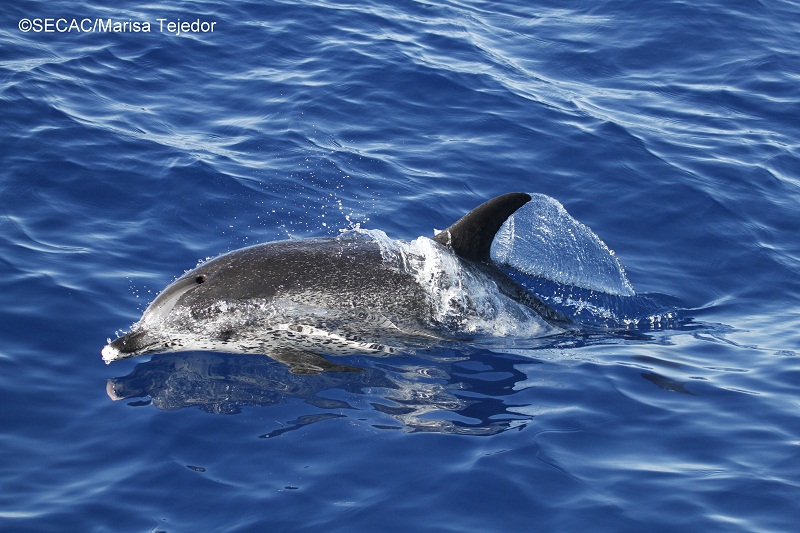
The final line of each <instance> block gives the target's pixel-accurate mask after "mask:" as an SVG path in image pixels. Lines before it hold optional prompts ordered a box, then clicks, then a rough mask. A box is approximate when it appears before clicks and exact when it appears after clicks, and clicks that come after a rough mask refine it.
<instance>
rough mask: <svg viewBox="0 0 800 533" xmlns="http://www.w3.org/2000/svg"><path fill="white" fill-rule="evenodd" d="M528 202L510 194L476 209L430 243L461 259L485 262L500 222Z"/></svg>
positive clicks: (526, 196) (524, 197)
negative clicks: (450, 251)
mask: <svg viewBox="0 0 800 533" xmlns="http://www.w3.org/2000/svg"><path fill="white" fill-rule="evenodd" d="M530 200H531V196H530V195H529V194H525V193H523V192H510V193H507V194H504V195H502V196H498V197H497V198H495V199H493V200H489V201H488V202H486V203H484V204H481V205H479V206H478V207H476V208H475V209H473V210H472V211H470V212H469V213H467V214H466V215H464V216H463V217H461V218H460V219H459V220H458V222H456V223H455V224H453V225H452V226H450V227H449V228H447V229H446V230H444V231H443V232H441V233H439V234H437V235H436V236H435V237H434V238H433V240H434V241H436V242H438V243H439V244H443V245H445V246H447V247H448V248H452V250H453V251H454V252H455V253H457V254H458V255H459V256H461V257H463V258H465V259H471V260H473V261H489V250H490V249H491V247H492V241H493V240H494V236H495V234H496V233H497V231H498V230H499V229H500V226H502V225H503V222H505V221H506V219H507V218H508V217H510V216H511V215H512V214H513V213H514V211H516V210H517V209H519V208H520V207H522V206H523V205H525V204H526V203H528V202H529V201H530Z"/></svg>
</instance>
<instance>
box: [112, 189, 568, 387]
mask: <svg viewBox="0 0 800 533" xmlns="http://www.w3.org/2000/svg"><path fill="white" fill-rule="evenodd" d="M530 199H531V197H530V196H529V195H528V194H525V193H508V194H504V195H502V196H499V197H497V198H495V199H493V200H490V201H488V202H486V203H484V204H482V205H480V206H479V207H477V208H475V209H474V210H472V211H470V212H469V213H467V214H466V215H464V216H463V217H462V218H461V219H460V220H458V221H457V222H456V223H455V224H453V225H452V226H450V227H449V228H447V229H446V230H444V231H442V232H441V233H439V234H437V235H436V236H434V237H433V238H432V239H426V238H419V239H417V240H415V241H412V242H411V243H406V242H402V241H394V240H391V239H389V238H387V237H386V236H385V234H383V233H382V232H374V231H366V232H365V231H351V232H345V233H343V234H342V235H340V236H338V237H331V238H321V239H307V240H288V241H278V242H270V243H266V244H260V245H256V246H251V247H248V248H243V249H241V250H236V251H233V252H229V253H226V254H223V255H220V256H218V257H216V258H214V259H211V260H209V261H207V262H205V263H202V264H200V265H199V266H198V267H196V268H194V269H193V270H190V271H189V272H186V273H185V274H184V275H183V276H181V277H180V278H178V279H177V280H176V281H175V282H173V283H172V284H170V285H169V286H168V287H167V288H166V289H164V290H163V291H162V292H161V293H160V294H159V295H158V296H157V297H156V299H155V300H154V301H153V302H152V303H151V304H150V305H149V306H148V308H147V309H146V310H145V312H144V314H143V315H142V318H141V319H140V320H139V322H137V323H136V324H135V325H134V326H133V327H132V328H131V330H130V331H129V332H128V333H126V334H124V335H122V336H121V337H119V338H118V339H116V340H114V341H113V342H110V343H109V344H108V345H107V346H106V347H105V348H103V352H102V355H103V360H105V361H106V362H107V363H108V362H111V361H114V360H117V359H123V358H127V357H135V356H137V355H142V354H147V353H157V352H170V351H186V350H213V351H221V352H234V353H261V354H265V355H268V356H270V357H272V358H274V359H277V360H279V361H282V362H284V363H286V364H288V365H289V366H290V368H291V370H292V371H293V372H296V373H317V372H321V371H347V370H356V369H355V368H352V367H347V366H343V365H338V364H334V363H332V362H330V361H328V360H327V359H325V358H324V357H322V356H323V355H328V356H336V355H351V354H372V355H381V354H388V353H392V352H393V351H394V350H395V349H397V348H402V349H413V348H415V347H421V346H430V345H432V344H434V343H438V342H441V341H445V340H450V339H459V338H465V337H468V336H470V335H480V334H486V333H487V332H488V333H489V334H493V333H495V334H496V333H499V334H503V335H505V334H517V335H522V336H535V337H541V336H544V335H549V334H553V333H556V332H559V331H560V328H561V327H562V326H564V325H565V324H566V319H564V317H563V316H561V315H560V314H559V313H557V312H556V311H554V310H552V309H550V308H549V307H547V306H546V305H545V304H543V303H542V302H541V301H540V300H539V299H537V298H536V297H535V296H533V295H531V294H529V293H528V292H526V291H525V290H524V289H523V288H522V287H520V286H519V285H517V284H516V283H514V282H513V281H511V280H510V279H509V278H508V277H507V276H505V275H504V274H503V273H502V272H501V271H500V270H499V269H498V268H497V267H496V266H495V265H494V264H493V263H492V262H491V259H490V257H489V251H490V248H491V245H492V240H493V239H494V235H495V234H496V233H497V231H498V230H499V229H500V227H501V226H502V224H503V223H504V222H505V220H506V219H507V218H508V217H509V216H511V215H512V214H513V213H514V212H515V211H516V210H517V209H519V208H520V207H521V206H522V205H524V204H525V203H527V202H528V201H530Z"/></svg>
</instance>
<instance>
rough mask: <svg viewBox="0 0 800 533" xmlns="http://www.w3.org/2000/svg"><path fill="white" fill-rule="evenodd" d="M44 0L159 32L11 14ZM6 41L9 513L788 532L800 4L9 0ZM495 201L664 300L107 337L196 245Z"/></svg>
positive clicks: (795, 443) (418, 224)
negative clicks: (289, 332) (111, 344)
mask: <svg viewBox="0 0 800 533" xmlns="http://www.w3.org/2000/svg"><path fill="white" fill-rule="evenodd" d="M60 17H63V18H65V19H68V20H71V19H73V18H75V19H78V20H79V21H80V20H82V19H84V18H88V19H90V20H92V21H93V20H94V19H96V18H101V19H103V20H107V19H109V18H111V19H113V20H116V21H120V22H125V21H131V22H134V21H136V22H143V21H149V22H150V23H151V25H152V26H151V28H150V32H149V33H145V32H139V33H134V32H132V31H125V32H119V33H101V32H95V33H92V32H89V33H77V32H68V33H60V32H57V31H54V32H44V31H42V32H37V31H29V32H23V31H21V30H20V26H24V24H23V23H21V21H22V19H37V18H40V19H45V18H56V19H57V18H60ZM159 18H162V19H168V20H172V21H175V20H177V19H181V20H182V21H195V20H197V19H200V20H201V21H209V22H210V21H213V22H216V25H215V29H214V31H213V32H206V33H192V32H188V33H186V32H183V33H181V35H175V34H174V33H172V34H171V33H169V32H167V31H166V29H165V31H164V32H161V31H159V27H158V22H157V19H159ZM63 26H64V25H63V24H62V25H61V27H63ZM42 27H44V26H42ZM0 51H1V52H0V61H1V63H0V117H1V118H2V128H1V129H0V135H2V138H0V160H1V161H2V170H0V273H2V275H0V335H2V337H1V338H2V344H0V457H2V459H0V489H1V490H0V529H1V530H3V531H168V532H179V531H278V530H284V531H302V530H315V531H459V532H463V531H476V532H477V531H480V532H484V531H540V530H541V531H582V530H592V531H683V530H691V531H792V530H795V528H796V526H797V523H798V517H800V418H799V415H800V332H799V331H800V239H799V238H798V230H800V216H798V206H800V176H799V174H800V142H799V141H798V139H800V121H798V119H797V117H798V116H800V104H798V102H800V77H799V76H798V73H799V72H800V6H798V4H797V3H795V2H789V1H782V0H767V1H763V2H723V1H716V2H714V1H708V0H705V1H698V2H681V1H677V0H665V1H663V2H623V1H611V0H606V1H583V2H566V3H565V2H538V3H533V2H527V1H523V0H510V1H508V2H502V3H498V2H484V1H477V0H476V1H450V0H443V1H438V2H431V3H425V2H414V1H404V2H391V3H390V2H385V3H381V2H362V1H358V2H355V1H354V2H347V1H336V0H333V1H331V0H321V1H316V0H311V1H307V2H302V3H297V4H294V3H289V2H274V1H271V2H220V1H213V0H208V1H198V2H182V3H180V4H175V5H164V6H163V7H162V6H157V5H155V4H152V3H147V2H142V3H139V2H132V1H122V2H116V3H115V5H114V6H111V5H108V6H100V5H98V4H97V3H93V2H86V1H78V2H65V1H64V0H56V1H55V2H48V3H47V5H45V4H44V3H42V2H32V1H15V2H13V3H11V4H8V5H6V6H5V8H4V9H3V12H2V14H0ZM513 190H523V191H529V192H535V193H541V194H545V195H547V196H549V197H552V198H554V199H556V200H557V201H558V202H560V203H561V204H563V206H564V207H565V209H566V211H567V212H568V213H569V214H570V215H571V216H572V217H574V218H575V219H576V220H578V221H580V222H581V223H582V224H584V225H586V227H588V228H591V230H592V231H593V232H594V233H595V234H596V235H597V236H598V237H599V238H600V239H602V241H603V242H604V243H605V244H606V245H607V246H608V248H610V249H611V250H613V251H614V253H615V255H616V257H617V258H618V259H619V261H620V263H621V264H622V266H623V267H624V269H625V273H626V276H627V279H628V280H629V281H630V284H631V285H632V287H633V288H634V289H635V291H636V294H637V295H643V297H645V298H646V297H648V296H647V295H657V296H653V298H656V300H657V303H658V305H662V304H663V302H664V301H665V300H664V298H668V300H667V301H669V302H670V305H673V304H674V305H675V306H676V307H677V308H680V309H681V319H680V320H679V321H677V322H676V323H669V324H666V327H655V328H650V329H649V330H642V329H641V328H634V329H633V330H631V331H628V332H619V333H616V334H600V333H597V332H587V333H586V334H585V335H573V336H571V337H568V338H565V339H564V341H563V342H561V343H555V344H554V345H549V346H546V347H541V346H534V345H531V346H514V347H513V348H512V347H510V346H509V347H505V348H504V347H503V346H502V343H501V344H500V345H496V344H493V345H492V346H490V347H486V346H476V345H473V344H470V343H466V342H465V343H453V344H451V345H449V346H446V347H440V348H437V349H432V350H421V351H418V352H416V353H408V354H398V355H397V356H393V357H389V358H381V359H376V358H369V357H354V358H349V360H348V364H358V365H359V366H361V367H363V368H364V369H365V370H364V372H361V373H358V374H321V375H318V376H298V375H295V374H290V373H289V372H287V371H286V369H285V367H283V366H282V365H280V364H279V363H276V362H274V361H271V360H270V359H267V358H265V357H260V356H256V355H239V356H237V355H231V354H217V353H203V352H187V353H182V354H164V355H156V356H152V357H150V356H144V357H142V358H138V359H130V360H125V361H119V362H115V363H113V364H111V365H105V364H103V362H102V360H101V358H100V350H101V348H102V347H103V346H104V345H105V343H106V339H107V338H109V337H110V338H113V337H115V336H116V334H115V332H117V331H123V330H125V329H127V328H128V327H130V325H131V324H132V323H133V322H135V321H136V320H137V319H138V318H139V316H140V314H141V312H142V311H143V309H144V308H145V306H146V305H147V303H148V302H149V301H150V300H152V299H153V298H154V297H155V295H156V294H157V292H158V291H159V290H160V289H161V288H163V287H164V286H165V285H166V284H167V283H169V282H170V281H171V280H173V279H174V278H175V276H177V275H179V274H181V273H182V272H183V271H184V270H185V269H188V268H191V267H193V266H194V265H196V264H197V262H198V260H200V259H205V258H207V257H210V256H214V255H217V254H218V253H221V252H225V251H229V250H233V249H236V248H239V247H241V246H245V245H250V244H255V243H258V242H265V241H271V240H276V239H285V238H304V237H312V236H325V235H336V234H338V233H339V231H340V230H342V229H352V228H359V227H360V228H365V229H381V230H383V231H385V232H386V233H387V234H388V235H390V236H391V237H393V238H397V239H406V240H410V239H414V238H416V237H417V236H419V235H432V234H433V231H434V229H435V228H438V229H442V228H445V227H447V226H448V225H449V224H450V223H452V222H453V221H454V220H456V219H457V218H458V217H460V216H461V215H462V214H464V213H465V212H466V211H468V210H469V209H471V208H472V207H474V206H476V205H478V204H479V203H481V202H482V201H484V200H486V199H489V198H491V197H493V196H496V195H498V194H502V193H505V192H508V191H513ZM576 291H577V289H576ZM576 294H579V295H580V294H581V292H580V291H577V292H576ZM562 301H564V300H562ZM601 304H602V302H601ZM572 309H573V311H575V312H576V313H577V311H578V310H577V309H576V308H575V307H574V306H573V308H572ZM109 380H111V381H109ZM114 387H117V388H116V389H114ZM107 388H109V389H110V390H111V391H112V393H113V392H114V390H116V393H115V394H117V397H123V396H124V397H125V399H122V400H118V401H112V400H111V397H110V396H109V394H108V393H107ZM112 395H113V394H112Z"/></svg>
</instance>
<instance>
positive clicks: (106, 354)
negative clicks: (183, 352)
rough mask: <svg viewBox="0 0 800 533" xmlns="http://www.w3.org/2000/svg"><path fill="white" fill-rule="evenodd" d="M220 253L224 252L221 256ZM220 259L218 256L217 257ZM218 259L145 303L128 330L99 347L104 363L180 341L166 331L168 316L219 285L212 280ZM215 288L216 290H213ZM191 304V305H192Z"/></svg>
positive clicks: (174, 346)
mask: <svg viewBox="0 0 800 533" xmlns="http://www.w3.org/2000/svg"><path fill="white" fill-rule="evenodd" d="M223 257H224V256H223ZM218 259H221V258H218ZM221 266H222V265H220V264H219V261H216V260H215V261H209V262H207V263H204V264H202V265H200V266H198V267H197V268H195V269H193V270H190V271H189V272H186V273H185V274H184V275H183V276H181V277H180V278H178V279H177V280H175V281H174V282H172V283H171V284H170V285H168V286H167V288H165V289H164V290H163V291H161V293H160V294H159V295H158V296H157V297H156V299H155V300H153V302H152V303H151V304H150V305H149V306H148V307H147V309H146V310H145V312H144V314H143V315H142V318H141V319H140V320H139V321H138V322H137V323H136V324H134V325H133V327H132V328H131V330H130V331H129V332H127V333H125V334H124V335H122V336H120V337H118V338H117V339H115V340H114V341H111V342H109V344H107V345H106V346H105V347H104V348H103V351H102V355H103V360H104V361H105V362H106V363H110V362H111V361H116V360H117V359H126V358H129V357H136V356H138V355H144V354H148V353H157V352H163V351H175V350H176V349H177V348H180V346H181V344H180V342H178V341H177V340H176V339H174V338H172V336H170V335H169V334H168V333H167V328H165V327H163V326H164V325H165V324H167V323H168V322H169V320H170V318H171V316H172V315H173V314H174V313H175V312H177V310H179V309H183V310H185V309H187V308H188V309H190V310H192V309H195V308H196V304H197V302H198V301H202V300H203V299H204V296H207V295H209V293H214V292H216V291H217V290H219V289H220V287H216V285H219V283H215V281H216V278H217V275H218V273H219V271H220V270H221ZM215 289H216V290H215ZM193 304H194V305H193Z"/></svg>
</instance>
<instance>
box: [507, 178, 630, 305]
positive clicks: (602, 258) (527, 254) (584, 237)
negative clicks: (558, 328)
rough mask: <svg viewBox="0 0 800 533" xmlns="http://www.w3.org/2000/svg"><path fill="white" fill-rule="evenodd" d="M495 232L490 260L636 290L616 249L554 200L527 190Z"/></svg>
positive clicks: (601, 287)
mask: <svg viewBox="0 0 800 533" xmlns="http://www.w3.org/2000/svg"><path fill="white" fill-rule="evenodd" d="M531 197H532V199H531V201H530V202H528V203H527V204H525V205H524V206H522V207H521V208H520V209H519V210H518V211H517V212H516V213H514V214H513V215H512V216H511V217H509V219H508V220H507V221H506V222H505V224H503V226H502V227H501V228H500V231H498V232H497V236H496V237H495V240H494V243H493V244H492V251H491V253H492V259H493V260H494V261H496V262H497V263H498V264H501V265H507V266H510V267H512V268H514V269H516V270H519V271H520V272H524V273H525V274H528V275H530V276H536V277H540V278H544V279H547V280H550V281H554V282H556V283H561V284H565V285H570V286H573V287H582V288H584V289H589V290H592V291H600V292H604V293H606V294H611V295H615V296H633V295H635V294H636V292H635V291H634V290H633V286H632V285H631V284H630V282H629V281H628V278H627V276H626V275H625V270H624V269H623V268H622V265H621V264H620V262H619V260H618V259H617V257H616V256H615V255H614V252H613V251H611V250H610V249H609V248H608V246H606V244H605V243H604V242H603V241H602V240H600V238H599V237H598V236H597V235H595V234H594V232H593V231H592V230H591V229H590V228H589V227H587V226H585V225H584V224H581V223H580V222H578V221H577V220H575V219H574V218H572V216H571V215H570V214H569V213H567V210H566V209H564V206H563V205H561V204H560V203H559V202H558V201H557V200H555V199H553V198H551V197H549V196H547V195H544V194H531Z"/></svg>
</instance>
